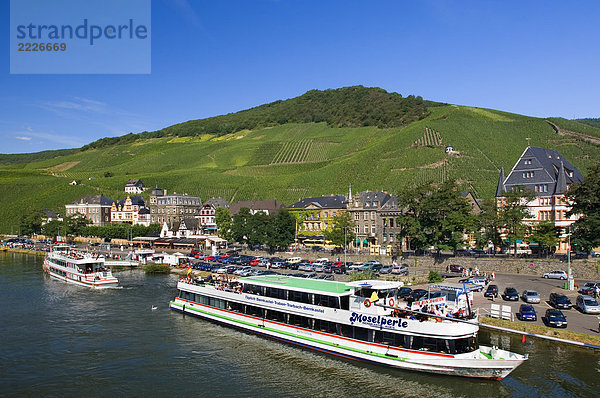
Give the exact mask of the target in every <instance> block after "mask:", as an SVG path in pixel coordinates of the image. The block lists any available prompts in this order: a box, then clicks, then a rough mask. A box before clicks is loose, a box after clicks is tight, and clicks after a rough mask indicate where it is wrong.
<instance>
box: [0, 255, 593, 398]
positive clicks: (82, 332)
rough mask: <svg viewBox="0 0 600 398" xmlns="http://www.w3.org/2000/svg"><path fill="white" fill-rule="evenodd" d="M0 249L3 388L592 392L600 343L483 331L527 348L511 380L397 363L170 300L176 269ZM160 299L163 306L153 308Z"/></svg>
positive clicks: (218, 392)
mask: <svg viewBox="0 0 600 398" xmlns="http://www.w3.org/2000/svg"><path fill="white" fill-rule="evenodd" d="M41 264H42V259H41V258H39V257H35V256H27V255H20V254H12V253H1V254H0V303H1V305H0V336H1V342H0V396H3V397H13V396H14V397H17V396H18V397H21V396H60V397H70V396H200V397H204V396H206V397H212V396H226V397H259V396H260V397H282V396H283V397H334V396H335V397H339V396H348V397H350V396H352V397H377V396H386V397H461V396H464V397H482V396H494V397H510V396H514V397H539V396H557V397H558V396H560V397H563V396H567V397H568V396H572V397H585V396H590V397H592V396H593V397H596V396H598V394H599V391H600V353H598V352H594V351H591V350H587V349H582V348H573V347H570V346H565V345H558V344H555V343H548V342H545V341H540V340H530V339H528V341H526V343H525V344H523V343H521V339H520V337H518V336H512V335H504V334H497V333H496V332H494V333H490V332H487V331H484V330H482V331H481V332H480V342H481V343H490V341H491V342H492V343H493V344H495V345H499V346H500V347H502V348H507V349H511V350H513V351H516V352H519V353H528V354H529V356H530V360H529V361H527V362H526V363H525V364H523V365H522V366H520V367H519V368H517V369H516V370H515V371H514V372H513V373H512V374H511V375H510V376H509V377H507V378H505V379H504V380H502V381H500V382H498V381H486V380H472V379H464V378H458V377H449V376H439V375H430V374H425V373H417V372H409V371H403V370H396V369H389V368H385V367H380V366H374V365H368V364H363V363H359V362H353V361H347V360H342V359H339V358H337V357H332V356H327V355H325V354H319V353H316V352H313V351H307V350H304V349H301V348H297V347H292V346H288V345H285V344H283V343H279V342H276V341H272V340H267V339H264V338H261V337H257V336H254V335H250V334H246V333H243V332H240V331H238V330H234V329H229V328H226V327H222V326H219V325H216V324H212V323H210V322H206V321H204V320H201V319H198V318H194V317H191V316H184V315H182V314H181V313H178V312H174V311H171V310H169V300H170V299H172V298H173V297H174V296H175V294H176V288H175V286H176V281H177V277H176V276H175V275H161V276H146V275H145V274H144V273H143V272H142V271H139V270H127V271H121V272H116V273H115V274H116V276H117V277H118V278H119V280H120V282H121V285H122V286H121V287H120V288H115V289H105V290H90V289H87V288H82V287H77V286H72V285H67V284H65V283H64V282H59V281H55V280H51V279H49V278H48V277H46V276H45V275H44V274H43V272H42V266H41ZM152 306H156V307H158V308H157V309H156V310H153V309H152Z"/></svg>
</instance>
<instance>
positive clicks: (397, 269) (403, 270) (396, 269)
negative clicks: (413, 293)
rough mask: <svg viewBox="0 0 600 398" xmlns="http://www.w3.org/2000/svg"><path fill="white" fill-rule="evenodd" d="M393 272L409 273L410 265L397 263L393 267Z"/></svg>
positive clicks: (398, 273)
mask: <svg viewBox="0 0 600 398" xmlns="http://www.w3.org/2000/svg"><path fill="white" fill-rule="evenodd" d="M391 273H392V274H394V275H408V267H407V266H404V265H395V266H394V267H392V271H391Z"/></svg>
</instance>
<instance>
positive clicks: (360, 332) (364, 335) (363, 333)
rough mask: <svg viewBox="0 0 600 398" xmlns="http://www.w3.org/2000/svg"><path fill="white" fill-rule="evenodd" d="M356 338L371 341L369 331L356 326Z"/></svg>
mask: <svg viewBox="0 0 600 398" xmlns="http://www.w3.org/2000/svg"><path fill="white" fill-rule="evenodd" d="M354 338H355V339H357V340H363V341H368V340H369V333H368V329H365V328H361V327H358V326H354Z"/></svg>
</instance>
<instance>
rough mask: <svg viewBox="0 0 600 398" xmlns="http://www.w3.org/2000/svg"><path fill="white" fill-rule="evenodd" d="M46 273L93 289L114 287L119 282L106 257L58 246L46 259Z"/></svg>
mask: <svg viewBox="0 0 600 398" xmlns="http://www.w3.org/2000/svg"><path fill="white" fill-rule="evenodd" d="M43 268H44V271H45V272H46V273H47V274H48V275H49V276H50V277H51V278H53V279H58V280H61V281H65V282H67V283H72V284H75V285H79V286H87V287H93V288H106V287H114V286H117V285H118V284H119V280H118V279H117V278H116V277H114V276H113V274H112V271H111V269H110V268H109V267H108V266H107V265H106V264H105V262H104V257H102V256H99V255H94V254H91V253H86V252H80V251H77V250H73V249H71V248H70V247H69V246H64V245H57V246H54V247H53V248H52V250H51V251H50V252H49V253H48V254H47V255H46V257H45V258H44V265H43Z"/></svg>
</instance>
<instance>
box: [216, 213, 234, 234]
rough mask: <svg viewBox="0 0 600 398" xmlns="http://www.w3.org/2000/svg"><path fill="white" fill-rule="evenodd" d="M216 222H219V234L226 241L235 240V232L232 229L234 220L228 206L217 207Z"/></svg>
mask: <svg viewBox="0 0 600 398" xmlns="http://www.w3.org/2000/svg"><path fill="white" fill-rule="evenodd" d="M215 223H216V224H217V235H219V237H221V238H223V239H225V240H226V241H231V240H233V233H232V231H231V229H232V226H233V220H232V218H231V213H230V212H229V209H228V208H226V207H217V210H216V212H215Z"/></svg>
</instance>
